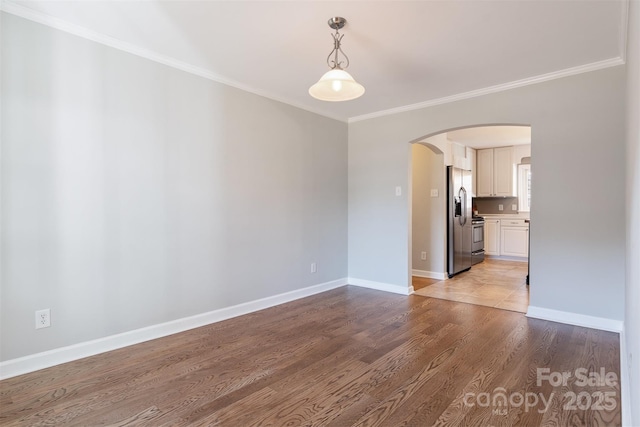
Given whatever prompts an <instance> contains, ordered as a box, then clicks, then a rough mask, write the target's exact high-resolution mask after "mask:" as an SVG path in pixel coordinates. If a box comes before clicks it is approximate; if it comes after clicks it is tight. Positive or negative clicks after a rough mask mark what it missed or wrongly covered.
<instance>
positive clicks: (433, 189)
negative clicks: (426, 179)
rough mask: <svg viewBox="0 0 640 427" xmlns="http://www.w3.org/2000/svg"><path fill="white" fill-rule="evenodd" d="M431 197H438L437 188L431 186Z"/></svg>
mask: <svg viewBox="0 0 640 427" xmlns="http://www.w3.org/2000/svg"><path fill="white" fill-rule="evenodd" d="M431 197H438V189H437V188H432V189H431Z"/></svg>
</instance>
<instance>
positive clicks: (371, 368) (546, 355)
mask: <svg viewBox="0 0 640 427" xmlns="http://www.w3.org/2000/svg"><path fill="white" fill-rule="evenodd" d="M618 342H619V341H618V335H617V334H615V333H611V332H603V331H598V330H593V329H586V328H581V327H575V326H569V325H563V324H559V323H553V322H547V321H542V320H535V319H529V318H526V317H525V316H524V315H522V314H520V313H516V312H511V311H504V310H497V309H494V308H489V307H483V306H478V305H471V304H462V303H456V302H450V301H445V300H440V299H433V298H425V297H420V296H413V295H412V296H408V297H407V296H401V295H394V294H389V293H385V292H380V291H374V290H370V289H363V288H357V287H351V286H348V287H342V288H339V289H335V290H332V291H329V292H325V293H322V294H318V295H315V296H312V297H309V298H305V299H302V300H298V301H294V302H291V303H288V304H283V305H280V306H277V307H273V308H270V309H267V310H263V311H260V312H256V313H252V314H249V315H245V316H241V317H237V318H234V319H230V320H227V321H224V322H220V323H216V324H212V325H209V326H206V327H202V328H198V329H194V330H191V331H187V332H184V333H180V334H176V335H172V336H169V337H166V338H162V339H158V340H154V341H150V342H146V343H142V344H139V345H136V346H132V347H128V348H123V349H119V350H116V351H112V352H109V353H105V354H101V355H97V356H94V357H90V358H86V359H83V360H79V361H75V362H71V363H67V364H64V365H59V366H56V367H52V368H49V369H45V370H42V371H39V372H34V373H31V374H27V375H23V376H20V377H16V378H11V379H8V380H4V381H2V382H0V424H1V425H3V426H27V425H28V426H38V425H71V426H95V425H112V426H134V425H136V426H138V425H140V426H142V425H148V426H165V425H166V426H169V425H171V426H187V425H193V426H210V425H224V426H285V425H287V426H294V425H305V426H352V425H355V426H401V425H405V426H429V425H438V426H446V425H450V426H457V425H477V426H488V425H494V426H512V425H522V426H536V425H545V426H569V425H575V426H599V425H602V426H604V425H620V399H619V395H620V386H619V384H615V385H614V384H608V385H601V386H593V385H581V384H580V378H579V377H578V376H576V375H575V374H574V373H575V372H576V369H579V368H585V369H586V370H587V371H585V372H588V373H592V372H598V373H599V372H600V370H601V369H603V370H604V372H606V373H614V374H615V375H616V376H617V377H618V378H619V376H620V372H619V347H618V346H619V344H618ZM539 368H548V369H549V372H550V373H551V374H554V373H558V375H561V373H563V372H569V373H571V376H570V377H569V378H568V381H567V382H566V384H556V385H555V386H553V385H552V384H551V383H550V382H549V381H545V380H543V381H541V382H540V383H538V375H537V369H539ZM552 378H555V377H554V376H553V375H552ZM501 393H502V394H501ZM572 393H574V394H572ZM598 393H609V394H607V395H606V396H611V397H612V398H613V400H612V401H609V400H610V399H609V398H607V403H608V406H606V405H605V408H604V409H601V408H592V406H591V404H593V403H594V402H596V401H598V399H600V397H599V396H605V395H600V394H598ZM501 395H504V396H506V397H507V402H506V404H503V405H499V403H501V402H502V401H501V400H500V399H499V397H500V396H501ZM574 395H575V396H580V398H579V399H578V401H577V402H575V403H576V409H575V410H574V409H566V408H565V407H566V405H568V404H569V405H571V404H572V402H571V398H572V396H574ZM520 396H522V397H523V399H525V400H524V401H523V400H520ZM534 397H535V398H536V399H538V400H537V401H536V404H535V405H534ZM543 399H544V402H548V405H549V406H548V408H547V409H546V410H544V409H545V405H544V404H543V403H542V400H543ZM580 399H581V400H580ZM587 400H588V401H589V402H587ZM523 402H529V406H525V404H524V403H523ZM587 403H588V404H589V405H587ZM580 408H582V409H580ZM592 409H593V410H592Z"/></svg>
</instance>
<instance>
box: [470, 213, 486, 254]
mask: <svg viewBox="0 0 640 427" xmlns="http://www.w3.org/2000/svg"><path fill="white" fill-rule="evenodd" d="M471 233H472V234H471V265H474V264H478V263H479V262H482V261H484V218H482V217H480V216H474V217H473V219H472V220H471Z"/></svg>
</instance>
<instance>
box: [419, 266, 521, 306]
mask: <svg viewBox="0 0 640 427" xmlns="http://www.w3.org/2000/svg"><path fill="white" fill-rule="evenodd" d="M526 277H527V263H525V262H518V261H504V260H497V259H491V258H486V259H485V260H484V261H483V262H481V263H480V264H476V265H474V266H473V267H471V270H469V271H466V272H464V273H460V274H457V275H455V276H453V277H452V278H451V279H447V280H442V281H435V283H433V282H431V283H428V282H426V283H425V281H433V279H421V278H416V277H414V278H413V287H414V290H415V291H416V292H415V293H416V295H421V296H426V297H431V298H439V299H446V300H448V301H457V302H466V303H468V304H476V305H484V306H487V307H496V308H501V309H503V310H512V311H519V312H520V313H526V312H527V308H528V307H529V287H528V286H527V285H526ZM416 283H417V284H418V288H416Z"/></svg>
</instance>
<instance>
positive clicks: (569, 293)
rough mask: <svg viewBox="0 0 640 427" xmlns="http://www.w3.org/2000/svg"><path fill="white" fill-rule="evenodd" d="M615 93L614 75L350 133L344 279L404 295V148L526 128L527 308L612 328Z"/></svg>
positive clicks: (618, 201)
mask: <svg viewBox="0 0 640 427" xmlns="http://www.w3.org/2000/svg"><path fill="white" fill-rule="evenodd" d="M625 87H626V85H625V67H624V66H618V67H611V68H606V69H603V70H599V71H593V72H589V73H583V74H579V75H575V76H571V77H564V78H562V79H556V80H551V81H547V82H542V83H538V84H535V85H530V86H525V87H520V88H515V89H511V90H505V91H502V92H497V93H492V94H488V95H484V96H479V97H475V98H471V99H466V100H461V101H457V102H452V103H448V104H442V105H437V106H432V107H427V108H423V109H418V110H413V111H407V112H403V113H398V114H394V115H389V116H384V117H379V118H373V119H369V120H363V121H356V122H352V123H350V124H349V227H348V230H349V276H350V277H354V278H360V279H365V280H370V281H374V282H380V283H386V284H393V285H396V286H403V287H408V286H409V283H410V274H409V273H410V272H409V257H410V255H409V248H410V245H409V241H408V239H409V238H410V236H409V233H408V230H409V220H410V214H409V210H410V207H411V202H410V200H408V199H407V197H406V196H402V197H398V196H395V193H394V188H395V187H396V186H401V187H403V188H406V187H407V186H408V180H409V179H410V174H409V168H410V162H409V159H410V152H411V151H410V150H411V144H410V143H411V142H413V141H420V140H423V139H425V137H428V136H430V135H433V134H436V133H440V132H443V131H447V130H450V129H455V128H460V127H466V126H473V125H487V124H521V125H531V127H532V144H531V148H532V155H531V158H532V168H536V169H535V170H536V175H535V186H534V187H533V189H532V198H533V199H534V200H535V203H534V205H533V207H532V211H531V218H532V227H531V262H530V267H531V274H532V276H533V277H535V278H536V286H535V287H532V288H531V305H532V306H536V307H541V308H546V309H553V310H559V311H564V312H569V313H576V314H584V315H588V316H594V317H600V318H605V319H614V320H618V321H619V320H622V319H623V317H624V282H625V278H624V270H625V262H624V259H625V240H626V236H625V230H626V228H625V221H624V212H625V191H624V187H625V185H624V183H625V176H624V169H625V168H624V167H622V165H624V163H625V143H624V125H625V102H624V100H625ZM603 141H607V143H606V144H604V143H603ZM576 158H579V159H580V161H579V162H576V161H575V159H576ZM535 165H541V166H540V167H536V166H535ZM589 171H598V173H592V172H589ZM403 194H405V193H403ZM594 195H597V203H594ZM594 225H596V226H594ZM594 242H597V244H594ZM585 247H588V248H589V250H590V256H588V257H585V256H584V248H585Z"/></svg>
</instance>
